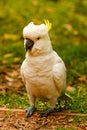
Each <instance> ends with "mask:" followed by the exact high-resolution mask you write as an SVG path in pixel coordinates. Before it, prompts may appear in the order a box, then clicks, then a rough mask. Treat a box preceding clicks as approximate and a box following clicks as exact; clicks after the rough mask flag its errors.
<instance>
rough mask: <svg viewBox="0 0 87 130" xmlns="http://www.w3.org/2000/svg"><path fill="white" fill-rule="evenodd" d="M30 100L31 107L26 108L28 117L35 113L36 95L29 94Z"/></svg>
mask: <svg viewBox="0 0 87 130" xmlns="http://www.w3.org/2000/svg"><path fill="white" fill-rule="evenodd" d="M29 101H30V107H29V108H26V117H30V116H32V114H33V113H34V111H35V110H36V109H35V105H34V104H35V97H33V96H29Z"/></svg>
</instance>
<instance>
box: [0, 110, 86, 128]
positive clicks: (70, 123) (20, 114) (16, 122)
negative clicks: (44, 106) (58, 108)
mask: <svg viewBox="0 0 87 130" xmlns="http://www.w3.org/2000/svg"><path fill="white" fill-rule="evenodd" d="M73 116H75V113H70V112H69V111H64V112H62V113H61V112H60V113H59V112H58V113H52V114H51V115H50V116H48V117H41V113H40V112H35V113H34V114H33V116H31V117H29V118H26V114H25V111H24V110H20V109H19V110H17V109H13V110H10V111H9V110H8V109H6V110H5V109H2V110H1V109H0V130H56V129H57V128H64V129H67V128H72V129H73V130H87V121H85V122H84V123H81V122H80V123H79V124H75V123H74V118H73ZM77 116H87V115H85V114H84V115H83V114H82V115H81V114H77Z"/></svg>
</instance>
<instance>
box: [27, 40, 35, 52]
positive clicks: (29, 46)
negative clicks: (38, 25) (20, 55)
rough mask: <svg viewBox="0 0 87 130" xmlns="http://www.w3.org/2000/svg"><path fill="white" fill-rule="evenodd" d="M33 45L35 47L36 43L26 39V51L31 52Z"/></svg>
mask: <svg viewBox="0 0 87 130" xmlns="http://www.w3.org/2000/svg"><path fill="white" fill-rule="evenodd" d="M33 45H34V42H33V41H32V40H31V39H26V41H25V49H26V51H28V50H31V49H32V47H33Z"/></svg>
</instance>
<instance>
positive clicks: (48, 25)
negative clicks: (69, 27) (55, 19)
mask: <svg viewBox="0 0 87 130" xmlns="http://www.w3.org/2000/svg"><path fill="white" fill-rule="evenodd" d="M44 23H45V25H46V26H47V28H48V31H50V29H51V28H52V23H50V22H49V20H46V19H45V20H44Z"/></svg>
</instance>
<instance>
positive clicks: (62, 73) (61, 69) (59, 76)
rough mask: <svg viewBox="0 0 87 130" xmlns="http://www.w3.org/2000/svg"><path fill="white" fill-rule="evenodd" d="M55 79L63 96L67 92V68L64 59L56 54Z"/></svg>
mask: <svg viewBox="0 0 87 130" xmlns="http://www.w3.org/2000/svg"><path fill="white" fill-rule="evenodd" d="M54 60H55V63H54V66H53V79H54V83H55V86H56V88H57V90H58V92H59V96H61V95H62V94H63V93H64V92H65V90H66V68H65V65H64V62H63V61H62V59H61V58H60V57H59V56H58V55H57V53H56V52H54Z"/></svg>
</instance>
